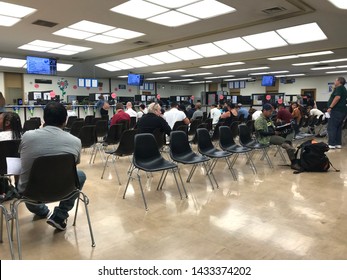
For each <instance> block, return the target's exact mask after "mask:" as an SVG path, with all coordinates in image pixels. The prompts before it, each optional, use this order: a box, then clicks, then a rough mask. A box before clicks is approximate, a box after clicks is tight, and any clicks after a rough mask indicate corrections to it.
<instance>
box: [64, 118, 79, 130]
mask: <svg viewBox="0 0 347 280" xmlns="http://www.w3.org/2000/svg"><path fill="white" fill-rule="evenodd" d="M75 120H77V116H70V117H68V119H67V122H66V125H65V127H64V130H65V131H70V130H71V126H72V124H73V123H74V121H75Z"/></svg>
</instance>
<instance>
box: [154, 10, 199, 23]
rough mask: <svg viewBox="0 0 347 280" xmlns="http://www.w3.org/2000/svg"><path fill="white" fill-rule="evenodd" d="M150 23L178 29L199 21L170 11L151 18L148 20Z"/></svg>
mask: <svg viewBox="0 0 347 280" xmlns="http://www.w3.org/2000/svg"><path fill="white" fill-rule="evenodd" d="M147 20H148V21H150V22H153V23H157V24H161V25H165V26H169V27H177V26H181V25H185V24H188V23H192V22H194V21H198V20H199V19H198V18H196V17H191V16H188V15H185V14H182V13H179V12H176V11H169V12H166V13H163V14H160V15H157V16H154V17H151V18H148V19H147Z"/></svg>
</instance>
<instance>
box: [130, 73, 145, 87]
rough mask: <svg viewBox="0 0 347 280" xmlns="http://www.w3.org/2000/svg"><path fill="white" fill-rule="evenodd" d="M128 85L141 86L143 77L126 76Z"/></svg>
mask: <svg viewBox="0 0 347 280" xmlns="http://www.w3.org/2000/svg"><path fill="white" fill-rule="evenodd" d="M128 85H130V86H142V85H143V75H140V74H131V73H130V74H128Z"/></svg>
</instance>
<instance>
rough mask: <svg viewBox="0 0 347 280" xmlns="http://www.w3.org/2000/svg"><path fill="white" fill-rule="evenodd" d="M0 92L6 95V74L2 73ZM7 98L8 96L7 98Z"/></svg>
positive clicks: (0, 74) (0, 75)
mask: <svg viewBox="0 0 347 280" xmlns="http://www.w3.org/2000/svg"><path fill="white" fill-rule="evenodd" d="M0 91H1V92H2V93H3V94H5V85H4V73H2V72H0ZM5 98H6V96H5Z"/></svg>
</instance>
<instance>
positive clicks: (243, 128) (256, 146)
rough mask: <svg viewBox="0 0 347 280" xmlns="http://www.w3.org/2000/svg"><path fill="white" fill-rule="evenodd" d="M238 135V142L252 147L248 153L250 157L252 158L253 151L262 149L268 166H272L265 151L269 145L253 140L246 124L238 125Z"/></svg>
mask: <svg viewBox="0 0 347 280" xmlns="http://www.w3.org/2000/svg"><path fill="white" fill-rule="evenodd" d="M239 137H240V139H239V141H240V144H241V145H242V146H244V147H247V148H250V149H252V153H251V155H250V158H251V159H252V158H253V155H254V152H255V151H256V150H262V151H263V157H265V158H266V160H267V162H268V164H269V166H270V167H271V168H273V165H272V162H271V159H270V157H269V155H268V153H267V150H268V148H269V146H270V145H266V144H261V143H258V142H257V140H254V139H253V138H252V137H251V132H250V131H249V129H248V127H247V125H245V124H240V125H239Z"/></svg>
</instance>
